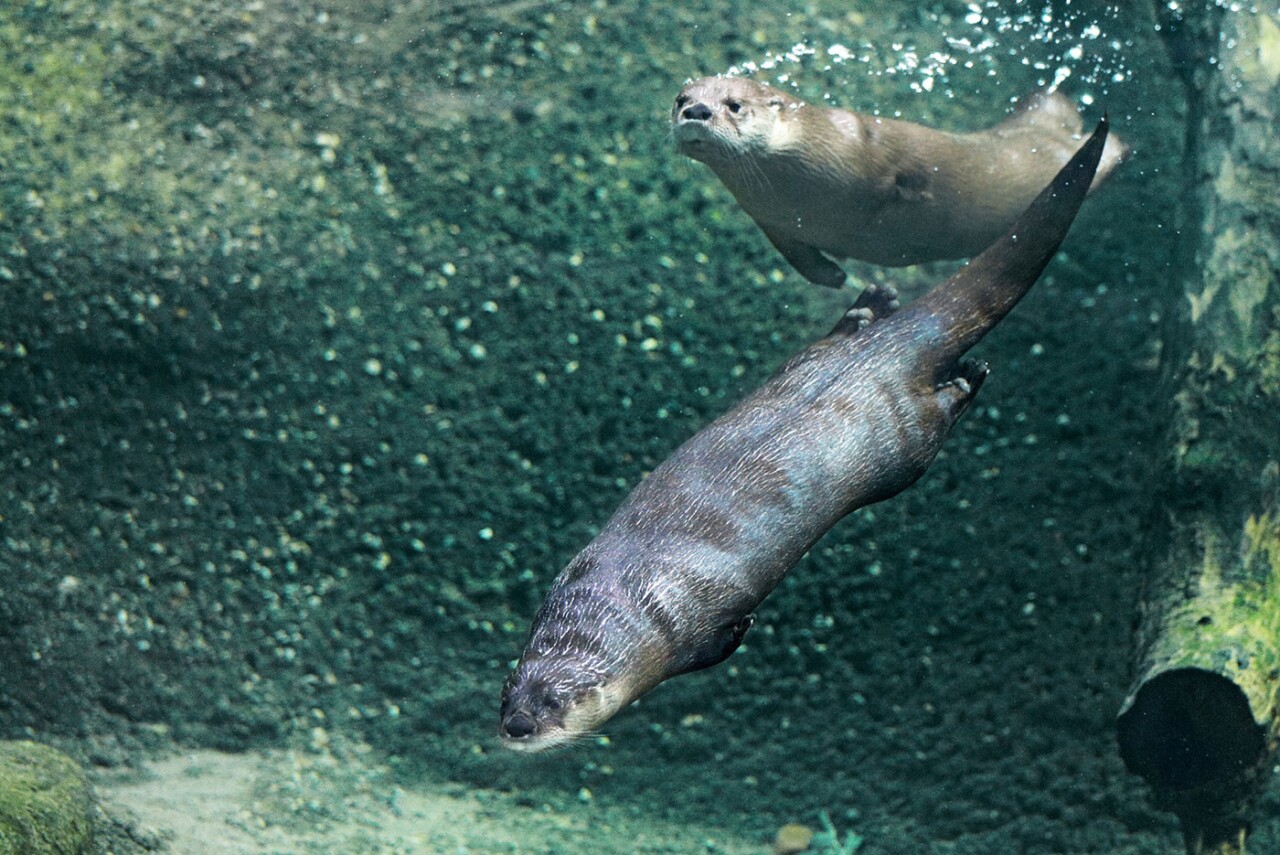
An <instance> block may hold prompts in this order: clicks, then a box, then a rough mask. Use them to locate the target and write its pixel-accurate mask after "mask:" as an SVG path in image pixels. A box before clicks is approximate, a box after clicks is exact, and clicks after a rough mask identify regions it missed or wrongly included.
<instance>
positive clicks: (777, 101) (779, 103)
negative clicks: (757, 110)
mask: <svg viewBox="0 0 1280 855" xmlns="http://www.w3.org/2000/svg"><path fill="white" fill-rule="evenodd" d="M769 106H770V107H781V106H782V99H781V98H772V99H770V100H769Z"/></svg>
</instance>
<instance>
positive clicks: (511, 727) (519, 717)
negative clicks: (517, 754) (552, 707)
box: [502, 712, 535, 739]
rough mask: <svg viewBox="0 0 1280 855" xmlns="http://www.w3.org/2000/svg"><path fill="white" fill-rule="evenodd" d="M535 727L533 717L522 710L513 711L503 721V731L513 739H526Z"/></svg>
mask: <svg viewBox="0 0 1280 855" xmlns="http://www.w3.org/2000/svg"><path fill="white" fill-rule="evenodd" d="M534 729H535V728H534V724H533V719H531V718H529V716H527V715H525V714H524V713H522V712H517V713H512V714H511V715H510V716H508V717H507V720H506V721H504V722H503V723H502V732H503V733H505V734H506V735H507V736H510V737H511V738H512V739H524V738H525V737H526V736H528V735H529V734H531V733H533V731H534Z"/></svg>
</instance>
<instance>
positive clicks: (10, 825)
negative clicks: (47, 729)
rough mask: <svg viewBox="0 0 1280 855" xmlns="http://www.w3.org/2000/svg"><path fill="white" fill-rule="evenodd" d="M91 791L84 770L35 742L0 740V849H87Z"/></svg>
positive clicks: (51, 852)
mask: <svg viewBox="0 0 1280 855" xmlns="http://www.w3.org/2000/svg"><path fill="white" fill-rule="evenodd" d="M92 815H93V796H92V791H91V790H90V788H89V781H88V779H86V778H85V775H84V772H83V771H82V770H81V769H80V767H79V766H78V765H76V763H75V761H73V760H72V759H71V758H70V757H67V756H66V755H65V754H63V753H62V752H61V751H58V750H57V749H54V748H50V747H49V746H47V745H40V744H39V743H36V742H0V855H28V853H30V855H78V853H87V852H89V851H91V846H92V842H93V830H92V828H93V826H92Z"/></svg>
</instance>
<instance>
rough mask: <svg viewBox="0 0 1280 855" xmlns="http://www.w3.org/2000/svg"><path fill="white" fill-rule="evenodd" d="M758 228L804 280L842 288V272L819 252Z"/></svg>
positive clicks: (843, 278)
mask: <svg viewBox="0 0 1280 855" xmlns="http://www.w3.org/2000/svg"><path fill="white" fill-rule="evenodd" d="M760 228H761V229H762V230H763V231H764V236H765V237H767V238H768V239H769V243H771V244H773V245H774V248H776V249H777V250H778V252H780V253H782V257H783V258H785V259H786V260H787V261H788V262H789V263H790V264H791V266H792V267H794V268H795V269H796V272H797V273H799V274H800V275H801V276H803V277H804V278H805V279H808V280H809V281H810V282H813V283H815V284H817V285H826V286H827V287H828V288H842V287H844V280H845V275H844V270H842V269H841V268H840V265H838V264H836V263H835V262H834V261H832V260H831V259H829V258H827V257H826V256H825V255H823V254H822V251H821V250H819V249H817V248H816V247H812V246H809V245H808V244H803V243H800V242H799V241H796V240H792V239H791V238H787V237H783V236H781V235H779V234H778V233H777V232H771V231H769V230H768V229H766V228H764V226H761V227H760Z"/></svg>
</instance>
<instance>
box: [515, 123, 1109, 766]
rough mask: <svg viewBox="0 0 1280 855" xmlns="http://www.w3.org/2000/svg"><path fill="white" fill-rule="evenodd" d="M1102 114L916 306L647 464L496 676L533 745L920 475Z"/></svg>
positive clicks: (730, 613)
mask: <svg viewBox="0 0 1280 855" xmlns="http://www.w3.org/2000/svg"><path fill="white" fill-rule="evenodd" d="M1106 138H1107V124H1106V120H1105V119H1104V120H1103V121H1102V122H1101V123H1099V125H1098V129H1097V130H1096V131H1095V132H1094V134H1093V136H1092V137H1091V138H1090V139H1089V141H1088V142H1087V143H1086V144H1085V145H1084V146H1083V147H1082V148H1081V149H1080V151H1079V152H1078V153H1077V154H1076V155H1075V156H1074V157H1073V158H1072V159H1071V161H1070V162H1069V163H1068V164H1067V165H1066V166H1065V167H1064V168H1063V169H1062V171H1061V172H1060V173H1059V174H1058V176H1057V177H1056V178H1055V179H1054V181H1053V183H1052V184H1051V185H1050V186H1049V187H1047V188H1045V190H1044V191H1043V192H1042V193H1041V194H1040V195H1039V196H1038V197H1037V198H1036V199H1035V201H1034V202H1033V203H1032V204H1031V206H1030V207H1029V208H1028V209H1027V210H1026V211H1025V212H1024V213H1023V215H1022V216H1021V217H1019V218H1018V220H1017V221H1016V222H1015V223H1014V224H1013V226H1012V228H1011V229H1010V230H1009V232H1008V233H1006V234H1005V235H1004V237H1002V238H1001V239H1000V240H998V241H997V242H996V243H995V244H993V245H992V246H991V247H990V248H989V249H987V250H986V251H985V252H983V253H982V254H981V255H979V256H978V257H977V258H975V259H974V260H973V261H972V262H971V263H970V264H969V265H968V266H967V267H965V268H963V269H961V270H960V271H959V272H957V273H956V274H955V275H954V276H952V277H951V278H950V279H948V280H947V281H946V282H944V283H943V284H941V285H939V286H938V287H937V288H935V289H934V290H932V291H930V292H929V293H928V294H925V295H924V296H923V297H921V298H920V299H918V300H916V301H915V302H914V303H913V304H912V305H910V306H908V307H907V308H906V309H904V310H902V311H898V312H893V309H894V300H893V295H892V292H891V291H888V290H882V289H877V288H870V289H868V290H867V291H864V292H863V293H862V295H861V296H860V297H859V298H858V300H857V302H856V303H854V306H853V308H852V309H850V310H849V312H848V313H846V315H845V316H844V318H842V319H841V320H840V322H839V323H838V324H836V327H835V329H834V330H832V332H831V334H830V335H828V336H827V337H826V338H824V339H822V340H821V341H819V342H818V343H817V344H814V345H813V346H811V347H809V348H807V349H805V350H803V351H801V352H800V353H799V354H797V355H796V356H794V357H792V358H791V359H790V360H789V361H788V362H787V363H786V364H785V365H784V366H783V367H782V369H781V370H780V371H778V373H777V374H775V375H774V376H773V377H772V378H771V379H769V380H768V381H767V382H766V383H765V384H764V385H763V386H761V387H760V388H759V389H757V390H756V391H755V392H754V393H752V394H751V395H749V396H748V397H747V398H746V399H745V400H743V401H742V402H741V403H739V404H738V405H737V406H736V407H734V408H733V409H732V410H730V411H729V412H728V413H726V414H725V415H723V416H721V417H720V418H718V419H716V420H715V421H714V422H712V423H711V424H710V425H709V426H708V427H706V428H704V429H703V430H701V431H699V432H698V433H697V434H695V435H694V436H693V438H691V439H690V440H688V441H687V442H685V443H684V444H683V445H682V446H680V448H678V449H677V450H676V451H675V452H674V453H673V454H672V455H671V456H670V457H669V458H667V459H666V460H665V461H664V462H663V463H662V464H661V465H659V466H658V467H657V468H656V469H654V470H653V473H652V474H650V475H649V477H648V478H646V479H645V480H644V481H642V482H641V483H640V485H639V486H637V487H636V488H635V490H633V491H632V493H631V495H630V496H628V497H627V499H626V500H625V501H624V502H623V503H622V506H621V507H620V508H618V510H617V512H616V513H615V514H614V515H613V517H612V518H611V519H610V520H609V522H608V523H607V524H606V525H605V527H604V529H603V530H601V532H600V534H599V535H598V536H597V537H596V538H595V539H594V540H593V541H591V543H590V544H588V545H587V547H586V549H584V550H583V551H582V552H581V553H580V554H579V555H578V556H577V557H576V558H574V559H573V560H572V561H571V562H569V565H568V567H566V568H565V569H564V571H563V572H561V574H560V575H559V577H557V578H556V580H555V582H554V583H553V584H552V586H551V590H550V591H549V592H548V593H547V597H546V600H545V601H544V602H543V604H542V607H541V608H540V609H539V610H538V614H537V616H536V617H535V618H534V621H533V627H532V629H531V630H530V632H529V639H528V642H527V644H526V646H525V649H524V653H523V655H522V656H521V658H520V662H519V664H518V665H517V667H516V669H515V670H514V671H513V672H512V673H511V675H510V676H509V677H508V678H507V681H506V684H505V685H504V686H503V690H502V710H501V723H500V725H499V732H500V734H501V736H502V738H503V742H504V744H506V745H507V746H509V747H511V748H516V749H523V750H530V751H533V750H539V749H542V748H548V747H550V746H553V745H557V744H561V743H565V742H569V741H572V740H573V739H575V738H577V737H580V736H582V735H584V734H588V733H590V732H591V731H593V730H595V729H596V728H597V727H599V726H600V725H601V724H602V723H604V722H605V721H606V720H607V719H609V718H610V717H611V716H613V715H614V713H616V712H617V711H618V710H620V709H622V707H624V706H626V705H627V704H629V703H630V702H631V701H633V700H635V699H636V698H638V697H640V696H641V695H643V694H644V693H646V692H648V691H649V690H650V689H652V688H653V687H654V686H656V685H658V684H659V683H661V682H662V681H663V680H666V679H668V678H670V677H673V676H675V675H677V674H683V673H686V672H689V671H694V670H697V669H699V668H706V667H708V666H710V665H714V664H716V663H718V662H721V661H723V660H724V659H725V658H726V657H728V656H729V654H730V653H732V652H733V651H734V650H735V649H736V648H737V647H738V645H739V644H740V643H741V641H742V637H743V635H744V634H745V633H746V632H747V630H748V629H750V627H751V623H752V614H751V613H752V610H753V609H755V608H756V606H757V605H759V603H760V601H761V600H763V599H764V598H765V597H766V596H767V595H768V594H769V592H770V591H772V590H773V589H774V587H775V586H776V585H777V584H778V582H779V581H780V580H781V579H782V577H783V575H784V574H785V573H786V572H787V571H788V570H789V569H790V568H791V567H792V566H794V565H795V563H796V562H797V561H799V560H800V558H801V556H803V555H804V553H805V552H806V551H807V550H808V549H809V548H810V547H811V546H812V545H813V544H814V542H816V541H817V539H818V538H819V537H821V536H822V535H823V534H824V533H825V532H826V531H827V530H828V529H830V528H831V526H833V525H834V524H835V523H836V522H837V521H839V520H840V519H841V518H842V517H844V516H845V515H846V514H848V513H849V512H851V511H853V510H854V509H855V508H859V507H862V506H863V505H868V504H870V503H872V502H878V501H880V500H881V499H887V498H889V497H890V496H893V495H895V494H897V493H899V492H901V491H902V490H904V489H906V488H907V487H908V486H910V485H911V484H912V483H913V482H914V481H915V480H916V479H917V478H919V477H920V476H921V475H922V474H923V473H924V471H925V469H927V468H928V466H929V464H930V463H931V462H932V461H933V458H934V455H936V454H937V452H938V449H939V448H940V447H941V446H942V443H943V440H944V439H946V437H947V434H948V433H949V432H950V430H951V427H952V425H954V424H955V422H956V420H957V419H958V418H959V417H960V415H961V414H962V413H963V412H964V411H965V409H966V408H967V407H968V406H969V403H970V402H971V401H972V399H973V396H974V394H975V393H976V392H977V391H978V387H979V386H980V385H981V383H982V381H983V378H984V377H986V373H987V369H986V366H985V365H978V364H974V363H971V362H963V361H961V357H963V355H964V354H965V352H966V351H968V350H969V349H970V348H971V347H972V346H973V345H974V344H976V343H977V342H978V340H979V339H981V338H982V336H983V335H985V334H986V333H987V331H988V330H990V329H991V328H992V327H993V326H995V324H996V323H997V322H998V321H999V320H1000V319H1001V318H1003V317H1004V316H1005V315H1006V314H1007V313H1008V312H1009V310H1010V309H1012V308H1013V306H1014V304H1016V303H1017V302H1018V300H1020V299H1021V298H1022V296H1023V295H1024V294H1025V293H1026V292H1027V290H1028V289H1029V288H1030V287H1031V286H1032V285H1033V284H1034V283H1035V281H1036V279H1037V278H1038V277H1039V275H1040V273H1041V271H1042V270H1044V267H1045V265H1046V264H1048V262H1049V259H1050V258H1051V257H1052V256H1053V254H1054V253H1055V252H1056V251H1057V248H1058V245H1059V244H1060V243H1061V242H1062V239H1063V238H1064V237H1065V236H1066V234H1067V230H1068V228H1069V227H1070V226H1071V222H1072V220H1073V219H1074V218H1075V215H1076V212H1077V210H1078V209H1079V207H1080V204H1081V202H1082V201H1083V200H1084V197H1085V194H1086V192H1087V190H1088V187H1089V182H1090V181H1091V180H1092V179H1093V176H1094V172H1095V170H1096V169H1097V165H1098V161H1099V158H1100V157H1101V155H1102V152H1103V146H1104V144H1105V142H1106Z"/></svg>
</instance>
